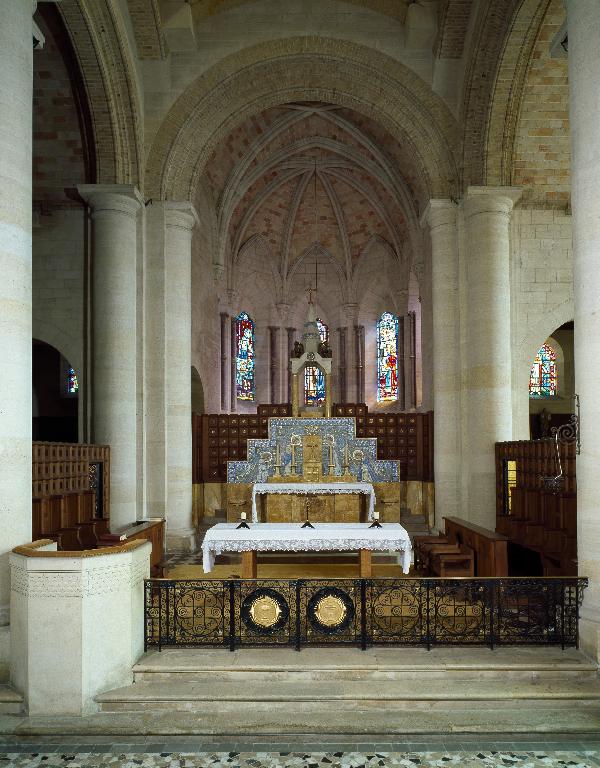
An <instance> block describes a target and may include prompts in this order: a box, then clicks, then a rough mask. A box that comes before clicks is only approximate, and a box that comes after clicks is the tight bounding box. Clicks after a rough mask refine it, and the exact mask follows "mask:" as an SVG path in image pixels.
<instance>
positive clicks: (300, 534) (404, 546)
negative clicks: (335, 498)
mask: <svg viewBox="0 0 600 768" xmlns="http://www.w3.org/2000/svg"><path fill="white" fill-rule="evenodd" d="M313 525H314V528H302V527H301V524H300V523H255V524H253V525H251V526H250V528H237V527H236V526H237V523H219V524H218V525H213V526H212V528H209V529H208V531H207V532H206V535H205V536H204V541H203V542H202V567H203V568H204V573H208V572H209V571H211V570H212V568H213V565H214V564H215V557H216V556H217V555H221V554H223V553H224V552H252V551H256V552H354V551H357V550H359V549H369V550H371V551H372V552H389V551H390V550H392V551H395V552H399V553H400V561H401V565H402V571H403V572H404V573H408V572H409V570H410V564H411V556H412V547H411V544H410V538H409V535H408V533H407V532H406V530H405V529H404V528H403V527H402V526H401V525H400V524H399V523H382V524H381V528H369V525H368V524H367V523H313Z"/></svg>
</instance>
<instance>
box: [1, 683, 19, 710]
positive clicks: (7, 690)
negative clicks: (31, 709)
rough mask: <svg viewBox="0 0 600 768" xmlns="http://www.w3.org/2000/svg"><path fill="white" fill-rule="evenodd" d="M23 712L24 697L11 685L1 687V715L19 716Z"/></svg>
mask: <svg viewBox="0 0 600 768" xmlns="http://www.w3.org/2000/svg"><path fill="white" fill-rule="evenodd" d="M22 711H23V697H22V696H21V694H20V693H18V692H17V691H15V689H14V688H12V687H11V686H10V685H0V715H17V714H19V713H20V712H22Z"/></svg>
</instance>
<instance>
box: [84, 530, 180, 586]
mask: <svg viewBox="0 0 600 768" xmlns="http://www.w3.org/2000/svg"><path fill="white" fill-rule="evenodd" d="M164 535H165V521H164V519H163V518H159V517H156V518H150V519H148V520H139V521H137V522H136V523H132V524H131V525H128V526H125V527H124V528H121V529H119V530H117V531H113V532H112V533H107V534H104V535H103V536H100V540H99V542H98V543H99V545H100V546H101V547H111V546H118V545H120V544H124V543H125V542H127V541H136V540H137V539H145V540H146V541H149V542H150V543H151V544H152V554H151V556H150V575H151V576H153V577H159V578H160V577H162V575H163V573H162V572H163V566H164V554H165V548H164Z"/></svg>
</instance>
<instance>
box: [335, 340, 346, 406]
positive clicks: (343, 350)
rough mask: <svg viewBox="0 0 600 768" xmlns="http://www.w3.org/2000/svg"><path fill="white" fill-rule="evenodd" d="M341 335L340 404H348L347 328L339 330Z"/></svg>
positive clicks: (339, 366) (339, 365)
mask: <svg viewBox="0 0 600 768" xmlns="http://www.w3.org/2000/svg"><path fill="white" fill-rule="evenodd" d="M337 330H338V335H339V364H338V376H339V382H340V388H339V393H340V403H346V402H347V387H346V334H347V331H348V329H347V328H345V327H344V328H338V329H337Z"/></svg>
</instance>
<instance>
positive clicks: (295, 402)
mask: <svg viewBox="0 0 600 768" xmlns="http://www.w3.org/2000/svg"><path fill="white" fill-rule="evenodd" d="M299 415H300V406H299V404H298V374H297V373H292V416H296V417H298V416H299Z"/></svg>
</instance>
